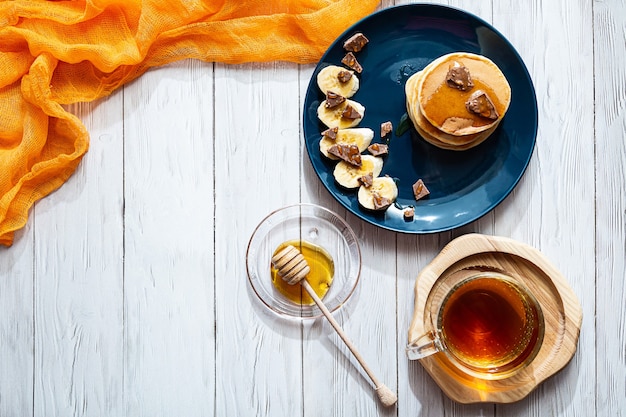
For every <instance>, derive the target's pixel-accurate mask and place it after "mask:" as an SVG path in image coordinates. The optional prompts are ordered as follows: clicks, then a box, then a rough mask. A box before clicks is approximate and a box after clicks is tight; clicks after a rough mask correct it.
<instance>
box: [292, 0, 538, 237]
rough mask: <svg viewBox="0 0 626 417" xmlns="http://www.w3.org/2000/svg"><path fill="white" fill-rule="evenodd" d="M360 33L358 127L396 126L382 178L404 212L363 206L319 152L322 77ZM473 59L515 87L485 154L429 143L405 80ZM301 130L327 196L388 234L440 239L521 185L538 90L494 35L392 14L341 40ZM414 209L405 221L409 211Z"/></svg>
mask: <svg viewBox="0 0 626 417" xmlns="http://www.w3.org/2000/svg"><path fill="white" fill-rule="evenodd" d="M355 32H362V33H363V34H364V35H365V36H366V37H367V38H368V39H369V43H368V44H367V45H366V46H365V48H364V49H363V50H362V51H360V52H358V53H357V54H356V56H357V59H358V61H359V62H360V63H361V65H362V66H363V72H362V73H361V74H360V76H359V78H360V81H361V83H360V88H359V91H358V92H357V93H356V94H355V95H354V96H353V97H352V100H355V101H357V102H359V103H361V104H363V105H364V106H365V117H364V118H363V120H362V121H361V123H360V124H359V126H358V127H370V128H371V129H372V130H374V133H375V134H374V140H373V141H372V142H373V143H374V142H383V140H382V139H381V138H380V124H381V123H382V122H384V121H387V120H389V121H391V122H392V123H393V126H394V130H395V131H394V133H392V137H391V139H390V140H389V155H387V156H386V157H385V164H384V166H383V171H382V174H381V175H385V174H386V175H389V176H391V177H392V178H395V179H396V182H397V184H398V189H399V194H398V200H397V203H396V204H395V205H393V206H391V207H390V208H389V209H387V210H386V211H384V212H373V211H368V210H366V209H363V208H362V207H361V206H359V203H358V200H357V193H356V190H346V189H343V188H342V187H341V186H340V185H338V184H337V183H336V182H335V179H334V177H333V168H334V166H335V162H333V161H330V160H328V159H326V158H325V157H324V156H323V155H322V154H321V152H320V150H319V141H320V138H321V135H320V132H322V131H323V130H325V129H326V127H325V126H324V125H323V124H322V123H321V122H320V121H319V120H318V118H317V107H318V106H319V104H320V103H321V101H323V100H324V98H325V97H324V94H323V93H322V92H321V91H320V90H319V88H318V87H317V82H316V77H317V73H318V72H319V71H320V70H321V69H322V68H324V67H326V66H328V65H341V59H342V58H343V56H344V55H345V51H344V50H343V42H344V40H346V39H347V38H348V37H350V36H351V35H352V34H354V33H355ZM458 51H466V52H473V53H477V54H481V55H484V56H487V57H489V58H490V59H491V60H492V61H494V62H495V63H496V64H497V65H498V66H499V67H500V69H501V70H502V72H503V73H504V75H505V76H506V78H507V80H508V81H509V84H510V85H511V90H512V97H511V104H510V107H509V110H508V111H507V113H506V115H505V117H504V119H503V120H502V122H501V123H500V125H499V126H498V128H497V130H496V131H495V132H494V133H493V134H492V135H491V137H490V138H489V139H487V140H486V141H485V142H483V143H482V144H481V145H479V146H477V147H475V148H472V149H469V150H466V151H449V150H443V149H439V148H437V147H435V146H433V145H431V144H429V143H427V142H426V141H424V140H423V139H422V138H421V137H420V136H419V134H418V133H417V132H416V131H415V129H414V128H413V126H412V125H411V123H410V121H409V120H408V119H407V118H406V106H405V94H404V84H405V81H406V80H407V78H409V77H410V76H411V75H413V74H414V73H416V72H417V71H419V70H421V69H423V68H424V67H425V66H426V65H427V64H428V63H430V62H431V61H432V60H434V59H435V58H437V57H439V56H441V55H444V54H447V53H450V52H458ZM303 129H304V140H305V144H306V148H307V151H308V154H309V157H310V159H311V163H312V164H313V169H314V170H315V172H316V173H317V175H318V176H319V178H320V180H321V181H322V183H323V184H324V185H325V186H326V188H327V189H328V191H330V193H331V194H332V195H333V196H334V197H335V198H336V199H337V200H338V201H339V202H340V203H341V204H342V205H343V206H345V207H346V208H347V209H348V210H350V211H351V212H352V213H354V214H355V215H356V216H358V217H360V218H361V219H363V220H365V221H367V222H370V223H372V224H374V225H377V226H380V227H382V228H385V229H389V230H394V231H398V232H405V233H435V232H443V231H446V230H450V229H454V228H456V227H460V226H463V225H465V224H467V223H470V222H472V221H474V220H476V219H478V218H480V217H481V216H483V215H484V214H486V213H488V212H489V211H490V210H492V209H493V208H494V207H495V206H497V205H498V204H499V203H500V202H501V201H502V200H503V199H504V198H505V197H506V196H507V195H508V194H509V193H510V192H511V191H512V190H513V188H514V187H515V185H516V184H517V183H518V181H519V180H520V178H521V177H522V175H523V174H524V171H525V170H526V167H527V166H528V162H529V160H530V158H531V155H532V152H533V148H534V146H535V138H536V135H537V100H536V97H535V90H534V87H533V83H532V80H531V78H530V75H529V74H528V70H527V69H526V66H525V65H524V63H523V61H522V59H521V58H520V56H519V55H518V53H517V52H516V51H515V49H514V48H513V46H512V45H511V44H510V43H509V42H508V41H507V40H506V39H505V38H504V37H503V36H502V35H501V34H500V33H499V32H498V31H497V30H496V29H494V28H493V27H492V26H491V25H489V24H488V23H486V22H485V21H483V20H481V19H480V18H478V17H476V16H474V15H472V14H469V13H467V12H464V11H462V10H458V9H454V8H450V7H446V6H439V5H424V4H412V5H405V6H397V7H391V8H388V9H384V10H381V11H379V12H377V13H374V14H372V15H370V16H368V17H366V18H365V19H363V20H361V21H359V22H357V23H356V24H355V25H353V26H352V27H351V28H349V29H348V30H347V31H346V32H344V33H343V34H342V35H341V36H340V37H339V38H338V39H337V40H336V41H335V42H334V43H333V44H332V45H331V46H330V48H329V49H328V51H327V52H326V53H325V54H324V56H323V57H322V59H321V60H320V62H319V63H318V65H317V67H316V68H315V71H314V73H313V76H312V78H311V82H310V83H309V86H308V90H307V93H306V97H305V100H304V111H303ZM419 178H422V179H423V180H424V183H425V184H426V185H427V187H428V189H429V190H430V192H431V194H430V196H428V197H426V198H424V199H421V200H419V201H415V199H414V197H413V191H412V185H413V183H414V182H415V181H416V180H417V179H419ZM411 205H412V206H414V207H415V217H414V219H413V220H412V221H406V220H404V218H403V215H402V210H401V209H402V208H404V207H406V206H411Z"/></svg>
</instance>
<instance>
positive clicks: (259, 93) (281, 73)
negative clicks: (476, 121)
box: [214, 63, 303, 416]
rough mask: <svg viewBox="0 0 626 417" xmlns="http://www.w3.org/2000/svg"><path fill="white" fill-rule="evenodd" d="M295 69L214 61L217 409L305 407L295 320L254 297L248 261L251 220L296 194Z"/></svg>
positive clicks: (284, 411)
mask: <svg viewBox="0 0 626 417" xmlns="http://www.w3.org/2000/svg"><path fill="white" fill-rule="evenodd" d="M297 74H298V69H297V66H296V65H294V64H289V63H269V64H246V65H236V66H227V65H216V70H215V108H214V111H215V138H216V140H215V184H216V188H215V219H216V220H215V314H216V317H215V326H216V332H217V341H216V370H215V377H216V382H215V383H216V386H217V392H216V408H215V410H216V411H215V414H216V415H218V416H228V415H250V416H252V415H268V416H270V415H271V416H293V415H300V414H301V413H302V407H303V405H302V389H301V386H302V379H303V375H302V355H301V343H302V342H301V327H300V324H299V322H290V321H287V320H285V319H282V318H280V317H277V316H275V315H273V314H271V313H270V312H269V310H267V309H266V308H265V307H264V306H262V305H261V303H260V302H259V300H257V299H255V297H256V296H255V295H254V294H253V292H252V291H251V289H250V286H249V284H248V282H247V275H246V264H245V257H246V249H247V244H248V241H249V239H250V236H251V235H252V232H253V231H254V229H255V227H256V226H257V224H258V223H259V222H260V221H261V220H262V219H263V218H264V217H265V216H266V215H268V214H269V213H270V212H271V211H273V210H275V209H278V208H280V207H283V206H286V205H291V204H294V203H298V202H299V200H300V185H299V166H300V158H302V155H301V153H300V147H299V138H298V120H299V115H300V108H299V103H298V77H297ZM268 272H269V265H268ZM268 279H269V275H268Z"/></svg>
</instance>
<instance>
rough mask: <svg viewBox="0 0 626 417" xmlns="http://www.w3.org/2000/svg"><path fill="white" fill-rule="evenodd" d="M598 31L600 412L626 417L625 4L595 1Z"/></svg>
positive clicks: (596, 235)
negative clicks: (625, 348) (625, 349)
mask: <svg viewBox="0 0 626 417" xmlns="http://www.w3.org/2000/svg"><path fill="white" fill-rule="evenodd" d="M593 27H594V70H595V71H594V72H595V74H594V75H595V77H594V78H595V82H594V85H595V105H596V111H595V133H596V134H595V138H596V150H595V156H596V172H595V179H596V183H595V196H596V203H595V207H596V217H595V221H596V224H595V225H596V234H595V242H596V252H595V258H596V262H597V264H596V294H595V297H596V311H595V312H596V317H595V326H596V349H597V350H596V355H595V361H596V363H597V365H598V368H597V375H598V378H597V387H596V389H595V395H596V406H597V413H596V414H597V415H602V416H625V415H626V378H625V377H624V375H626V352H625V351H624V346H626V320H625V318H626V304H625V303H624V300H625V299H626V284H625V283H624V278H625V277H626V259H625V258H626V196H625V194H624V190H626V171H625V169H624V167H626V133H625V132H626V109H625V104H626V103H625V101H624V91H625V90H624V88H625V87H624V80H626V71H625V69H624V66H623V65H619V64H617V63H620V62H625V61H626V45H625V44H624V36H625V33H626V3H625V2H624V1H604V2H594V3H593ZM591 190H592V189H589V190H588V191H587V193H589V192H590V191H591ZM590 296H591V294H590ZM590 361H591V358H590Z"/></svg>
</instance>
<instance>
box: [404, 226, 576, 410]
mask: <svg viewBox="0 0 626 417" xmlns="http://www.w3.org/2000/svg"><path fill="white" fill-rule="evenodd" d="M468 268H484V269H494V270H500V271H503V272H505V273H506V274H508V275H510V276H511V277H513V278H515V279H518V280H519V281H520V282H522V283H523V284H524V285H525V286H526V287H527V288H528V289H529V290H530V291H531V292H532V293H533V294H534V295H535V297H536V298H537V300H538V301H539V304H540V306H541V309H542V311H543V314H544V320H545V334H544V339H543V343H542V346H541V348H540V350H539V352H538V353H537V356H536V357H535V358H534V359H533V361H532V362H531V363H530V364H529V365H528V366H527V367H526V368H524V369H523V370H521V371H519V372H518V373H517V374H515V375H513V376H511V377H509V378H506V379H501V380H486V379H479V378H475V377H472V376H470V375H467V374H465V373H462V372H461V371H459V370H457V369H456V368H455V367H454V366H453V365H452V364H451V363H450V362H449V361H448V360H447V358H446V356H445V355H444V354H442V353H437V354H434V355H432V356H429V357H426V358H423V359H420V362H421V364H422V365H423V366H424V368H425V369H426V371H427V372H428V373H429V374H430V375H431V377H432V378H433V379H434V380H435V382H436V383H437V384H438V385H439V387H440V388H441V389H442V390H443V391H444V392H445V394H446V395H447V396H448V397H450V398H451V399H452V400H454V401H457V402H459V403H464V404H468V403H476V402H494V403H510V402H515V401H518V400H521V399H522V398H524V397H525V396H526V395H528V394H529V393H530V392H531V391H532V390H533V389H535V388H536V387H537V386H538V385H539V384H540V383H542V382H543V381H544V380H545V379H546V378H548V377H550V376H552V375H554V374H555V373H556V372H558V371H559V370H561V369H562V368H563V367H564V366H565V365H567V363H568V362H569V361H570V360H571V359H572V357H573V356H574V353H575V351H576V345H577V343H578V336H579V334H580V326H581V323H582V309H581V307H580V303H579V301H578V298H577V297H576V294H574V292H573V290H572V289H571V287H570V286H569V284H568V283H567V281H566V279H565V277H563V275H562V274H561V273H560V272H559V271H558V270H557V269H556V268H555V267H554V266H553V265H552V264H551V263H550V262H549V261H548V259H547V258H546V257H545V256H544V255H543V254H542V253H541V252H539V251H538V250H537V249H535V248H533V247H531V246H529V245H526V244H523V243H520V242H517V241H515V240H512V239H509V238H504V237H496V236H486V235H481V234H468V235H464V236H461V237H459V238H457V239H455V240H453V241H452V242H450V243H449V244H448V245H446V246H445V247H444V248H443V250H442V251H441V252H440V253H439V254H438V255H437V256H436V257H435V258H434V259H433V260H432V261H431V263H430V264H429V265H427V266H426V268H424V269H423V270H422V271H421V272H420V273H419V275H418V277H417V280H416V283H415V307H414V311H413V320H412V321H411V326H410V327H409V334H408V340H409V341H411V340H415V339H416V338H418V337H419V336H421V335H422V334H424V333H425V332H427V331H428V330H427V326H426V324H425V309H426V300H427V298H428V294H429V293H430V290H431V288H432V287H433V286H434V285H435V283H436V282H437V280H438V279H439V278H441V277H445V276H447V275H448V274H452V273H455V272H457V271H459V270H463V269H468Z"/></svg>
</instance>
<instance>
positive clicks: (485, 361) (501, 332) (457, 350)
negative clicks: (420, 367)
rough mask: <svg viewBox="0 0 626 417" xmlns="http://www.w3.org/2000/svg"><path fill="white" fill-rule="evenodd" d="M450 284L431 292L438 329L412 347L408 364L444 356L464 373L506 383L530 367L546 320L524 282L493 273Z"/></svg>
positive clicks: (435, 328)
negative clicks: (410, 361) (517, 373)
mask: <svg viewBox="0 0 626 417" xmlns="http://www.w3.org/2000/svg"><path fill="white" fill-rule="evenodd" d="M461 276H462V275H461ZM448 281H449V282H444V283H443V284H442V285H439V286H438V287H437V288H435V289H434V290H433V291H435V294H433V296H432V297H430V302H431V303H434V305H431V310H432V313H433V314H432V316H431V321H432V323H433V326H434V329H433V331H432V332H431V333H429V334H427V335H424V336H422V337H421V338H419V339H418V340H416V341H414V342H413V343H411V344H409V346H408V348H407V352H408V354H409V358H410V359H419V358H422V357H425V356H428V355H430V354H432V353H436V352H443V353H445V355H446V357H447V358H448V359H449V360H450V362H452V363H453V364H454V365H456V366H457V367H458V368H459V369H460V370H461V371H463V372H465V373H468V374H470V375H472V376H475V377H479V378H484V379H502V378H506V377H508V376H511V375H512V374H514V373H515V372H517V371H518V370H520V369H522V368H523V367H524V366H525V365H527V364H528V363H530V361H532V359H533V358H534V357H535V356H536V354H537V352H538V350H539V348H540V346H541V342H542V340H543V331H544V323H543V314H542V312H541V308H540V306H539V304H538V302H537V300H536V299H535V297H534V296H533V295H532V294H531V293H530V292H529V291H528V290H527V289H526V288H525V287H524V286H523V285H522V284H521V283H520V282H518V281H516V280H515V279H513V278H511V277H509V276H507V275H504V274H500V273H495V272H479V273H477V274H474V275H471V276H470V277H467V274H465V277H464V278H458V277H457V278H455V277H454V276H453V277H451V278H449V280H448ZM457 281H458V282H457Z"/></svg>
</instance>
